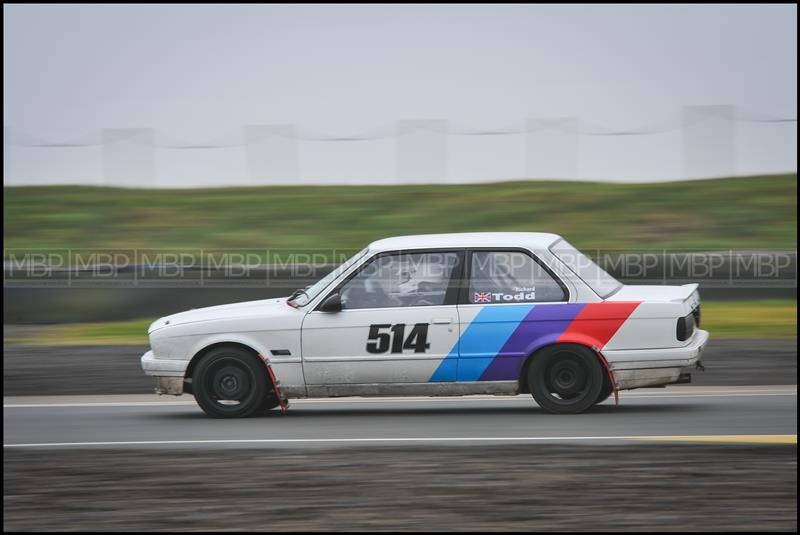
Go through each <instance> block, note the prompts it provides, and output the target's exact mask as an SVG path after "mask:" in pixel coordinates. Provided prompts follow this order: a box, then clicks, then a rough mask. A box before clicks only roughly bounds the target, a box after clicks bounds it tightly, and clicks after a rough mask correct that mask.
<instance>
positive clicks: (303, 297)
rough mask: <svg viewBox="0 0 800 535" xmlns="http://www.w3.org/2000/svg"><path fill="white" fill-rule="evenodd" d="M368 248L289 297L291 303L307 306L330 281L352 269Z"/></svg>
mask: <svg viewBox="0 0 800 535" xmlns="http://www.w3.org/2000/svg"><path fill="white" fill-rule="evenodd" d="M367 250H368V249H366V248H365V249H362V250H361V251H359V252H357V253H356V254H354V255H353V256H351V257H350V258H348V259H347V260H345V261H344V262H343V263H342V264H341V265H339V266H338V267H336V268H335V269H334V270H333V271H331V272H330V273H328V274H327V275H325V276H324V277H322V278H321V279H320V280H318V281H317V282H315V283H314V284H312V285H311V286H309V287H308V288H306V289H305V290H301V291H299V292H296V295H294V297H292V298H290V299H289V301H290V302H291V304H292V305H294V306H298V307H302V306H306V305H307V304H308V303H310V302H311V301H313V300H314V298H315V297H316V296H318V295H319V294H320V292H322V291H323V290H325V288H327V287H328V285H330V283H332V282H333V281H335V280H336V279H337V278H338V277H339V275H341V274H342V273H344V272H345V271H347V270H348V269H350V267H351V266H352V265H353V264H355V263H356V262H358V260H359V259H360V258H361V257H362V256H364V255H365V254H367Z"/></svg>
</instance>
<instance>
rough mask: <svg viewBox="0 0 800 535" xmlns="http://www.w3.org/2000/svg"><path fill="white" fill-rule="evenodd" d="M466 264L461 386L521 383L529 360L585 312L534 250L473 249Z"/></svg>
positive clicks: (460, 311)
mask: <svg viewBox="0 0 800 535" xmlns="http://www.w3.org/2000/svg"><path fill="white" fill-rule="evenodd" d="M465 264H466V269H465V272H466V273H465V275H464V277H465V279H466V280H467V284H465V285H464V289H463V291H462V292H461V297H460V300H459V318H460V321H461V325H460V330H461V338H460V340H459V358H458V373H457V376H458V381H460V382H470V381H516V380H518V378H519V374H520V372H521V368H522V364H523V363H524V361H525V359H526V358H527V356H528V355H530V354H531V353H532V352H533V351H535V350H536V349H537V348H538V347H541V346H543V345H546V344H548V343H552V342H554V341H555V340H556V339H557V338H558V336H559V335H560V334H561V333H562V332H563V331H564V330H565V329H566V328H567V326H568V325H569V324H570V323H571V322H572V320H573V319H574V318H575V316H576V315H577V314H578V313H579V312H580V310H581V308H582V307H581V305H579V304H575V303H569V302H568V301H569V297H570V295H569V291H568V288H567V286H566V285H565V284H564V282H563V281H561V280H560V279H559V278H558V276H557V275H556V274H555V273H554V272H553V271H552V270H551V269H550V268H548V267H547V266H546V265H545V263H544V262H543V261H541V260H540V258H539V257H537V256H536V255H534V254H533V253H532V252H530V251H528V250H524V249H519V250H518V249H513V250H503V249H494V250H493V249H481V250H473V251H470V252H469V255H468V258H467V260H466V263H465Z"/></svg>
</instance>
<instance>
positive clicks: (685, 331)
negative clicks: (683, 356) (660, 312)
mask: <svg viewBox="0 0 800 535" xmlns="http://www.w3.org/2000/svg"><path fill="white" fill-rule="evenodd" d="M694 325H695V315H694V311H692V313H691V314H688V315H686V316H684V317H682V318H678V324H677V326H676V328H675V336H676V337H677V338H678V340H679V341H681V342H683V341H685V340H688V339H689V338H691V337H692V335H693V334H694Z"/></svg>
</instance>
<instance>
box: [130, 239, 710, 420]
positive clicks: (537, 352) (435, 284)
mask: <svg viewBox="0 0 800 535" xmlns="http://www.w3.org/2000/svg"><path fill="white" fill-rule="evenodd" d="M699 323H700V297H699V295H698V292H697V284H687V285H684V286H640V285H624V284H622V283H620V282H619V281H617V280H616V279H614V278H613V277H611V276H610V275H609V274H608V273H606V272H605V271H603V269H601V268H600V267H599V266H598V265H597V264H595V263H594V262H593V261H592V260H590V259H589V258H588V257H586V256H585V255H583V254H582V253H581V252H580V251H578V250H577V249H575V248H574V247H573V246H572V245H570V244H569V243H568V242H567V241H565V240H564V239H563V238H561V237H560V236H557V235H555V234H545V233H512V232H502V233H474V234H439V235H421V236H406V237H397V238H388V239H384V240H379V241H376V242H373V243H371V244H370V245H369V246H368V247H367V248H366V249H364V250H362V251H360V252H359V253H357V254H356V255H355V256H353V257H352V258H350V259H349V260H347V261H346V262H344V263H343V264H341V265H340V266H338V267H337V268H336V269H334V270H333V271H332V272H331V273H329V274H328V275H327V276H325V277H324V278H322V279H321V280H320V281H318V282H317V283H316V284H314V285H312V286H309V287H307V288H305V289H304V290H298V291H296V292H295V293H294V294H293V295H292V296H290V297H288V298H280V299H265V300H260V301H250V302H245V303H236V304H231V305H222V306H214V307H208V308H201V309H196V310H191V311H188V312H182V313H179V314H174V315H172V316H167V317H164V318H161V319H158V320H157V321H155V322H154V323H153V324H152V325H151V326H150V329H149V331H148V332H149V335H150V346H151V348H152V349H151V351H148V352H147V353H145V355H144V356H142V359H141V362H142V368H143V369H144V371H145V373H146V374H147V375H151V376H154V377H155V380H156V392H158V393H161V394H173V395H179V394H182V393H191V394H193V395H194V397H195V399H196V400H197V403H198V404H199V405H200V407H201V408H202V409H203V410H204V411H205V412H206V413H207V414H209V415H210V416H214V417H244V416H250V415H253V414H255V413H256V412H259V411H261V410H266V409H271V408H274V407H276V406H278V405H280V406H281V407H282V408H285V402H286V399H289V398H307V397H308V398H322V397H333V396H385V395H391V396H420V395H422V396H442V395H466V394H519V393H523V392H529V393H531V394H532V395H533V398H534V399H535V400H536V402H537V403H538V404H539V405H540V406H541V407H542V408H544V409H545V410H547V411H549V412H553V413H579V412H582V411H585V410H586V409H588V408H590V407H592V406H593V405H595V404H597V403H600V402H602V401H603V400H605V399H606V398H608V397H609V396H610V395H611V394H612V393H616V391H617V390H623V389H632V388H639V387H644V386H656V385H665V384H672V383H676V382H686V380H687V377H686V374H683V373H682V370H683V368H685V367H687V366H691V365H695V364H696V365H698V366H699V365H700V363H699V359H700V355H701V353H702V351H703V348H704V347H705V345H706V343H707V341H708V332H706V331H703V330H700V329H699V328H698V326H699Z"/></svg>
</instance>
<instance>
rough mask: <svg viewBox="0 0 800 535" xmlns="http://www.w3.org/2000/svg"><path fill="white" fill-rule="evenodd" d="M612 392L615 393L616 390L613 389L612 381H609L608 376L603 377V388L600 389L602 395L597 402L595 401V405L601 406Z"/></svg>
mask: <svg viewBox="0 0 800 535" xmlns="http://www.w3.org/2000/svg"><path fill="white" fill-rule="evenodd" d="M612 392H614V389H613V388H611V381H610V380H609V379H608V376H603V388H601V389H600V394H599V395H598V396H597V401H595V402H594V404H595V405H599V404H600V403H602V402H604V401H605V400H607V399H608V396H610V395H611V394H612Z"/></svg>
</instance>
